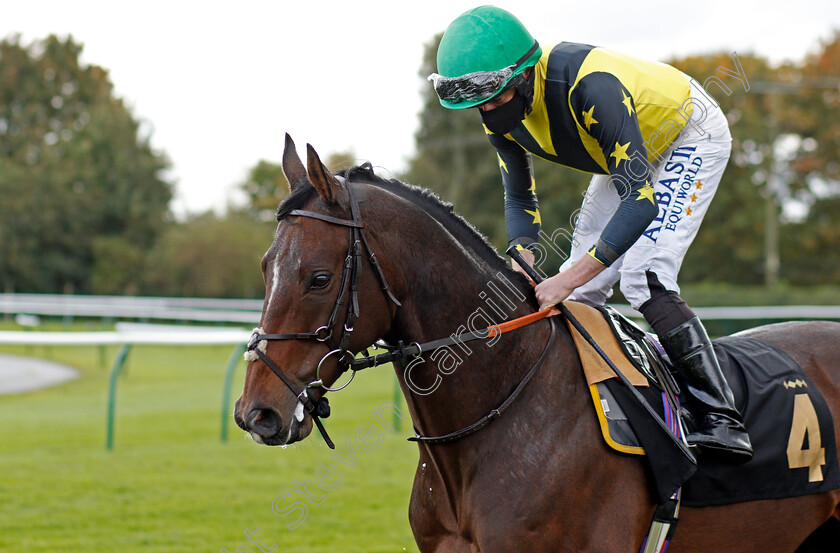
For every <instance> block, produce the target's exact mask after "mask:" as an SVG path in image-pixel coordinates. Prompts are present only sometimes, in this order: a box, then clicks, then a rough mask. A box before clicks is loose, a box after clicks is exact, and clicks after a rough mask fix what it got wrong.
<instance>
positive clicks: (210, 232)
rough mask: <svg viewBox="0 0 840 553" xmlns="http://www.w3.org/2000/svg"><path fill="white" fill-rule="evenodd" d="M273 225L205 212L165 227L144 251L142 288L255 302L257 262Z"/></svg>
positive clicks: (259, 294) (259, 280) (260, 288)
mask: <svg viewBox="0 0 840 553" xmlns="http://www.w3.org/2000/svg"><path fill="white" fill-rule="evenodd" d="M275 226H276V223H274V222H273V221H272V222H263V221H259V220H257V219H255V218H254V217H252V216H250V215H249V214H247V213H235V212H234V213H229V214H228V215H227V216H226V217H224V218H219V217H217V216H216V215H214V214H212V213H205V214H203V215H199V216H197V217H194V218H192V219H190V220H188V221H184V222H183V223H180V224H175V225H171V226H169V228H168V229H167V230H166V232H164V233H163V235H162V236H161V238H160V240H159V241H158V243H157V244H156V246H155V247H154V249H153V250H152V251H151V252H150V254H149V256H148V259H147V264H146V276H145V282H144V286H145V288H146V292H147V293H154V294H156V295H164V296H187V297H217V298H228V297H229V298H239V297H242V298H261V297H263V295H264V290H265V288H264V284H263V281H262V273H261V271H260V259H261V258H262V255H263V254H264V253H265V251H266V250H267V249H268V246H269V245H270V244H271V240H272V236H273V232H274V228H275Z"/></svg>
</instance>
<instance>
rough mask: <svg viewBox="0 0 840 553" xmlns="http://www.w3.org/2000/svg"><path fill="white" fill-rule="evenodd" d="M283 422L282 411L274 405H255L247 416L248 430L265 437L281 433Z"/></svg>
mask: <svg viewBox="0 0 840 553" xmlns="http://www.w3.org/2000/svg"><path fill="white" fill-rule="evenodd" d="M282 423H283V419H281V418H280V413H278V412H277V410H276V409H274V408H273V407H254V408H253V409H251V410H250V411H249V412H248V415H247V416H246V417H245V426H246V427H247V428H248V430H250V431H252V432H256V433H257V434H259V435H260V436H264V437H269V436H274V435H275V434H277V433H279V432H280V427H281V426H282Z"/></svg>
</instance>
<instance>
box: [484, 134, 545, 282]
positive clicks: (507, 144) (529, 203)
mask: <svg viewBox="0 0 840 553" xmlns="http://www.w3.org/2000/svg"><path fill="white" fill-rule="evenodd" d="M489 138H490V143H491V144H492V145H493V146H494V147H495V148H496V154H497V158H498V161H499V170H500V171H501V174H502V184H503V185H504V189H505V227H506V228H507V237H508V245H509V246H511V245H519V246H520V247H521V248H523V249H521V250H520V251H521V253H522V255H523V257H524V258H525V260H526V261H527V262H528V263H529V264H530V265H533V264H534V254H533V253H532V252H531V251H530V250H529V249H527V248H528V246H529V245H530V244H535V243H537V241H538V240H539V233H540V223H541V221H540V211H539V204H538V201H537V193H536V188H535V183H534V171H533V167H532V165H531V154H530V153H528V152H526V151H525V150H524V149H523V148H522V147H521V146H520V145H519V144H517V143H516V142H513V141H512V140H508V139H507V138H504V137H502V136H498V135H494V134H491V135H489ZM513 268H514V269H516V270H519V271H520V272H523V273H524V271H522V270H521V269H520V267H519V266H518V265H517V264H516V263H513Z"/></svg>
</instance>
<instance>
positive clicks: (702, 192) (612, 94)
mask: <svg viewBox="0 0 840 553" xmlns="http://www.w3.org/2000/svg"><path fill="white" fill-rule="evenodd" d="M437 66H438V71H439V73H435V74H432V75H431V76H429V80H430V81H432V82H433V83H434V88H435V91H436V93H437V95H438V97H439V98H440V103H441V104H442V105H443V106H444V107H446V108H450V109H464V108H471V107H477V108H478V111H479V115H480V116H481V120H482V122H483V124H484V129H485V132H486V133H487V135H488V138H489V140H490V143H491V144H492V145H493V146H494V147H495V148H496V152H497V153H498V159H499V165H500V168H501V173H502V183H503V185H504V189H505V222H506V226H507V233H508V240H509V243H510V244H511V245H515V246H516V247H517V249H520V250H521V252H522V254H523V256H525V257H526V259H527V261H528V262H529V263H531V264H533V262H534V258H535V256H534V253H533V252H534V251H538V250H539V248H540V247H541V246H539V244H538V239H539V234H540V225H541V220H540V212H539V207H538V204H537V195H536V184H535V182H534V176H533V169H532V166H531V154H534V155H537V156H539V157H541V158H544V159H547V160H549V161H553V162H554V163H558V164H561V165H565V166H568V167H572V168H574V169H578V170H581V171H585V172H588V173H592V174H593V177H592V180H591V182H590V184H589V187H588V189H587V191H586V194H585V196H584V200H583V204H582V206H581V210H580V212H579V215H578V217H577V219H576V221H575V224H574V227H575V228H574V235H573V239H572V248H571V252H570V255H569V258H568V259H567V260H566V261H565V263H563V265H562V267H560V272H559V273H557V274H556V275H554V276H552V277H551V278H548V279H546V280H544V281H543V282H542V283H540V284H539V285H538V286H537V287H536V296H537V299H538V300H539V302H540V305H541V307H542V308H546V307H548V306H551V305H554V304H556V303H559V302H561V301H563V300H565V299H567V298H568V299H572V300H576V301H580V302H583V303H586V304H590V305H603V304H604V302H605V301H606V300H607V298H608V297H609V296H610V295H611V293H612V287H613V285H614V284H615V283H616V282H618V281H620V288H621V291H622V293H623V294H624V296H625V297H626V298H627V300H628V301H629V302H630V304H631V305H632V306H633V308H635V309H637V310H639V311H640V312H641V313H642V314H643V315H644V317H645V319H646V320H647V321H648V322H649V323H650V325H651V327H652V328H653V330H654V332H656V334H657V335H658V336H659V338H660V341H661V343H662V346H663V347H664V348H665V351H666V352H667V353H668V356H669V357H670V359H671V360H672V361H673V362H674V364H675V365H676V366H677V368H678V370H679V371H680V373H681V375H682V377H683V381H684V382H685V384H686V386H685V387H686V388H687V391H688V392H689V394H690V395H691V398H692V400H693V403H694V404H696V406H697V408H696V409H695V413H694V415H695V418H696V424H694V432H692V433H690V434H689V436H688V441H689V444H691V445H694V446H697V447H700V448H701V449H702V450H706V451H709V452H714V453H715V454H717V455H719V456H722V457H725V458H727V459H728V460H731V461H734V462H743V461H747V460H749V459H750V458H751V456H752V453H753V451H752V446H751V444H750V439H749V436H748V435H747V432H746V429H745V428H744V425H743V422H742V420H741V415H740V413H739V412H738V410H737V408H736V407H735V405H734V398H733V395H732V391H731V390H730V388H729V385H728V384H727V382H726V380H725V378H724V376H723V373H722V371H721V369H720V366H719V364H718V361H717V358H716V357H715V353H714V350H713V349H712V345H711V342H710V340H709V337H708V335H707V333H706V330H705V328H704V327H703V324H702V323H701V322H700V320H699V319H698V318H697V316H696V315H695V313H694V312H693V311H692V310H691V308H690V307H689V306H688V305H687V304H686V303H685V301H683V299H682V298H681V297H680V295H679V291H680V288H679V286H678V285H677V274H678V273H679V269H680V265H681V264H682V261H683V258H684V257H685V255H686V252H687V250H688V247H689V246H690V245H691V242H692V240H694V237H695V235H696V234H697V230H698V228H699V226H700V223H701V221H702V220H703V216H704V215H705V213H706V210H707V209H708V207H709V204H710V203H711V201H712V198H713V197H714V194H715V191H716V189H717V186H718V183H719V182H720V178H721V175H722V174H723V171H724V168H725V167H726V163H727V161H728V160H729V153H730V149H731V140H732V139H731V136H730V134H729V127H728V124H727V121H726V117H725V116H724V114H723V113H722V111H721V110H720V107H719V106H718V104H717V103H716V102H715V101H714V100H713V99H712V98H711V97H710V96H709V95H708V94H707V93H706V91H705V90H703V89H702V87H700V86H699V84H698V83H697V82H696V81H694V80H693V79H691V78H690V77H688V76H687V75H685V74H683V73H682V72H680V71H678V70H677V69H675V68H673V67H670V66H668V65H664V64H661V63H651V62H646V61H640V60H637V59H633V58H631V57H628V56H624V55H622V54H618V53H616V52H612V51H610V50H606V49H603V48H599V47H595V46H590V45H587V44H577V43H571V42H561V43H559V44H557V45H556V46H554V47H552V48H547V49H545V50H543V49H542V48H541V47H540V45H539V44H538V43H537V41H536V40H534V38H533V37H532V36H531V34H530V33H529V32H528V30H527V29H525V27H524V26H523V25H522V23H520V21H519V20H518V19H516V17H514V16H513V15H512V14H510V13H508V12H507V11H505V10H502V9H499V8H496V7H493V6H482V7H479V8H475V9H473V10H470V11H467V12H465V13H463V14H462V15H460V16H459V17H458V18H457V19H455V20H454V21H453V22H452V24H450V25H449V27H448V28H447V30H446V32H445V33H444V35H443V38H442V39H441V42H440V47H439V48H438V52H437Z"/></svg>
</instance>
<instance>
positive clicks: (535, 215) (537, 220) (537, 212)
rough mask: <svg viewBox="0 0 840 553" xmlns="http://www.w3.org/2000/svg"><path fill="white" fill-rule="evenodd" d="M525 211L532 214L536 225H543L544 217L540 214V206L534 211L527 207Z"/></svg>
mask: <svg viewBox="0 0 840 553" xmlns="http://www.w3.org/2000/svg"><path fill="white" fill-rule="evenodd" d="M525 213H527V214H528V215H530V216H531V217H533V218H534V224H535V225H542V217H541V216H540V210H539V208H537V209H535V210H534V211H531V210H530V209H526V210H525Z"/></svg>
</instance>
